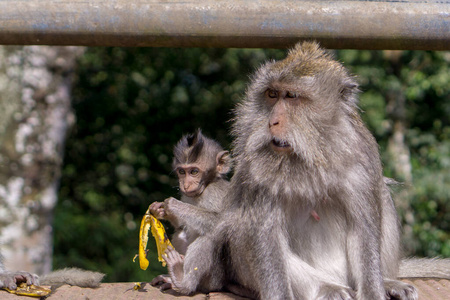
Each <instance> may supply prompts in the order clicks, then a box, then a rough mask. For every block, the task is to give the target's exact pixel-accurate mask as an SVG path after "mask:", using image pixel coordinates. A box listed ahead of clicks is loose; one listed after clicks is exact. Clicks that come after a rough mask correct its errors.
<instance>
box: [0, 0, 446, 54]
mask: <svg viewBox="0 0 450 300" xmlns="http://www.w3.org/2000/svg"><path fill="white" fill-rule="evenodd" d="M301 39H316V40H318V41H320V42H321V43H322V45H323V46H325V47H328V48H353V49H421V50H449V49H450V1H448V0H447V1H413V0H411V1H392V2H391V1H283V0H259V1H255V0H204V1H202V0H197V1H193V0H190V1H189V0H187V1H178V0H166V1H156V0H52V1H50V0H16V1H0V44H4V45H86V46H133V47H134V46H137V47H141V46H145V47H249V48H252V47H258V48H259V47H264V48H285V47H289V46H292V45H293V44H294V43H296V42H297V41H299V40H301Z"/></svg>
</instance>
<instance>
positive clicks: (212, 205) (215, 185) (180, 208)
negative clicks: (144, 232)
mask: <svg viewBox="0 0 450 300" xmlns="http://www.w3.org/2000/svg"><path fill="white" fill-rule="evenodd" d="M230 160H231V158H230V155H229V152H228V151H226V150H223V148H222V147H221V146H220V145H219V143H217V142H216V141H214V140H212V139H210V138H207V137H205V136H204V135H203V134H202V132H201V130H197V131H196V132H195V133H194V134H188V135H185V136H183V137H182V138H181V140H180V141H179V142H178V143H177V145H176V146H175V148H174V158H173V169H174V171H175V173H176V174H177V177H178V182H179V188H180V190H181V201H180V200H177V199H175V198H173V197H170V198H167V199H166V200H165V201H164V202H154V203H152V204H151V205H150V212H151V213H152V214H153V215H154V216H155V217H156V218H158V219H165V220H168V221H170V223H171V224H172V225H173V226H174V228H175V233H174V235H173V237H172V239H171V241H172V244H173V246H174V247H175V249H176V250H177V251H178V252H179V253H181V254H182V255H184V254H185V253H186V250H187V248H188V246H189V245H190V244H191V243H192V242H193V241H194V240H195V239H197V238H198V237H199V236H203V235H205V234H206V233H207V232H209V231H211V230H212V229H213V228H214V226H215V225H216V223H217V220H218V215H219V213H220V212H221V211H222V210H223V208H224V207H225V205H226V204H225V202H224V200H223V198H224V196H225V194H226V192H227V191H228V187H229V182H228V180H227V179H226V174H227V173H228V172H229V171H230V169H231V161H230ZM167 283H168V284H167ZM151 284H152V285H159V284H163V285H162V286H161V288H162V289H168V288H170V287H171V285H170V278H169V277H167V276H165V275H160V276H158V277H156V278H155V279H154V280H153V281H152V282H151Z"/></svg>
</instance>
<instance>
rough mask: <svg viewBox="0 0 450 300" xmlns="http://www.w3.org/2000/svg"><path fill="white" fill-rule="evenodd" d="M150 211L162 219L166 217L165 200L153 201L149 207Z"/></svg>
mask: <svg viewBox="0 0 450 300" xmlns="http://www.w3.org/2000/svg"><path fill="white" fill-rule="evenodd" d="M148 209H149V211H150V213H151V214H152V215H153V216H154V217H155V218H157V219H158V220H162V219H164V218H165V217H166V211H165V209H164V202H156V201H155V202H153V203H152V204H150V206H149V207H148Z"/></svg>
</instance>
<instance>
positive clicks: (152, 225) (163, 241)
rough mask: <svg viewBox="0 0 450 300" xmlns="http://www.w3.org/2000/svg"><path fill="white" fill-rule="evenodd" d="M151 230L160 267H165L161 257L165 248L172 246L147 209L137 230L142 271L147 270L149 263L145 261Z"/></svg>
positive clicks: (157, 221) (159, 224)
mask: <svg viewBox="0 0 450 300" xmlns="http://www.w3.org/2000/svg"><path fill="white" fill-rule="evenodd" d="M150 229H151V231H152V235H153V237H154V238H155V241H156V248H157V250H158V261H160V262H161V263H162V266H163V267H165V266H166V261H165V260H164V258H163V257H162V255H163V253H164V252H165V251H166V249H167V247H169V246H171V247H173V246H172V243H171V242H170V240H169V238H168V237H167V234H166V231H165V230H164V226H163V225H162V223H161V222H160V221H159V220H158V219H156V218H155V217H154V216H152V215H151V214H150V211H149V209H148V210H147V212H146V213H145V215H144V217H143V218H142V221H141V228H140V230H139V266H140V267H141V269H142V270H147V268H148V265H149V261H148V259H147V243H148V231H149V230H150Z"/></svg>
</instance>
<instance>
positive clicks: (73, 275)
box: [39, 268, 105, 288]
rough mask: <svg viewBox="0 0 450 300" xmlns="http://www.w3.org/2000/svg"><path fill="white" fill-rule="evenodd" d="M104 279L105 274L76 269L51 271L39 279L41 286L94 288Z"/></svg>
mask: <svg viewBox="0 0 450 300" xmlns="http://www.w3.org/2000/svg"><path fill="white" fill-rule="evenodd" d="M103 277H105V274H103V273H99V272H93V271H86V270H82V269H78V268H65V269H61V270H56V271H53V272H51V273H49V274H47V275H44V276H42V277H40V278H39V281H40V284H42V285H63V284H69V285H73V286H79V287H88V288H96V287H98V286H99V285H100V283H101V282H102V280H103Z"/></svg>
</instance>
